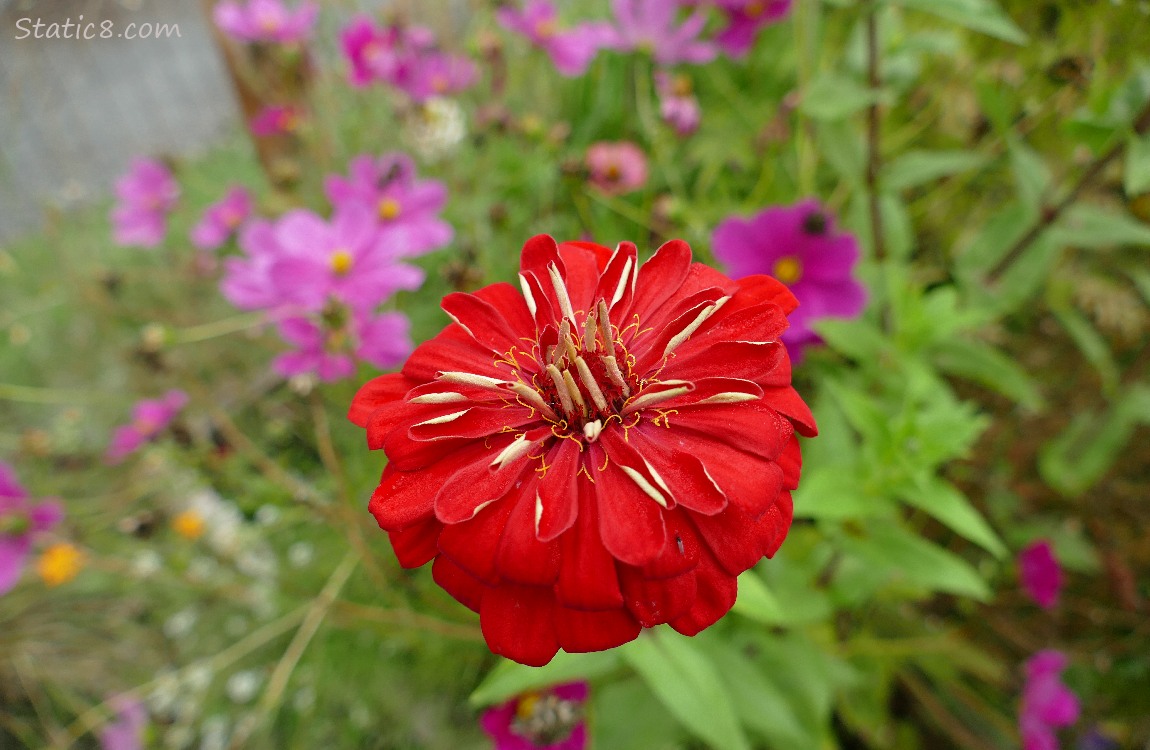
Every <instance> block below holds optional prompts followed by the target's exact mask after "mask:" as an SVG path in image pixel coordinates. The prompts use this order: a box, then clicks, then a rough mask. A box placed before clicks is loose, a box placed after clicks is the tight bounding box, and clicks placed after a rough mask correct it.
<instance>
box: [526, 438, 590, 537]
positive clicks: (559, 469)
mask: <svg viewBox="0 0 1150 750" xmlns="http://www.w3.org/2000/svg"><path fill="white" fill-rule="evenodd" d="M557 442H558V445H556V446H555V447H553V448H552V449H551V452H550V454H549V455H548V456H547V458H546V459H545V460H546V461H547V462H548V463H547V467H548V468H547V473H546V474H544V475H543V478H542V479H540V480H539V488H538V490H537V492H538V493H539V504H540V505H541V506H542V511H541V513H540V516H539V522H538V524H537V529H536V533H537V536H538V537H539V539H540V541H544V542H549V541H551V540H552V539H557V538H558V537H559V535H560V534H562V533H563V532H564V531H567V529H569V528H571V526H572V524H574V523H575V514H576V513H578V512H579V493H578V482H577V475H578V473H579V467H580V465H581V463H582V460H583V454H582V452H581V449H580V447H579V444H578V443H576V442H575V441H574V440H559V441H557Z"/></svg>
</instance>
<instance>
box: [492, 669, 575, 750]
mask: <svg viewBox="0 0 1150 750" xmlns="http://www.w3.org/2000/svg"><path fill="white" fill-rule="evenodd" d="M586 700H587V683H586V682H569V683H567V684H565V685H556V686H555V687H553V688H549V689H547V690H540V691H532V692H529V693H524V694H523V695H519V696H516V697H515V698H512V699H511V700H509V701H507V702H506V703H504V704H503V705H501V706H497V707H495V708H491V709H488V710H487V711H485V712H484V713H483V718H482V719H480V722H479V724H480V726H482V727H483V731H484V732H486V733H487V734H488V736H490V737H491V739H492V740H493V741H494V743H495V750H583V749H584V748H585V747H587V726H586V724H585V723H584V721H583V703H584V702H585V701H586Z"/></svg>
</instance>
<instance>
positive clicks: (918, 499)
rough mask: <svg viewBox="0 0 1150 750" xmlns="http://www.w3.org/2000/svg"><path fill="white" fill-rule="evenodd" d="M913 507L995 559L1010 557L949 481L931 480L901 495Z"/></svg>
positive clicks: (909, 488)
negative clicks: (976, 545) (979, 547)
mask: <svg viewBox="0 0 1150 750" xmlns="http://www.w3.org/2000/svg"><path fill="white" fill-rule="evenodd" d="M898 495H899V497H901V498H902V499H903V500H904V501H906V502H907V504H909V505H913V506H914V507H916V508H918V509H920V510H922V511H924V512H926V513H927V514H928V515H930V516H932V517H933V518H935V519H937V520H939V521H941V522H942V523H943V524H944V525H945V526H947V527H948V528H950V529H951V530H953V531H955V532H957V533H958V534H960V535H962V536H964V537H966V538H967V539H969V540H970V541H972V542H974V543H975V544H978V545H980V546H981V547H982V548H983V549H985V550H987V551H988V552H990V553H991V554H993V555H994V556H995V557H998V558H1002V557H1005V556H1006V545H1004V544H1003V543H1002V540H1001V539H999V538H998V534H996V533H995V532H994V529H992V528H991V527H990V524H989V523H987V521H986V519H985V518H983V516H982V514H981V513H979V512H978V511H977V510H976V509H975V507H974V506H973V505H971V504H970V501H969V500H967V499H966V497H965V496H964V495H963V494H962V493H961V492H959V491H958V489H956V488H955V487H954V486H953V485H951V484H950V483H949V482H945V481H943V480H941V479H938V478H937V477H931V478H929V479H926V480H924V481H920V482H917V483H916V484H915V485H914V486H913V487H907V488H905V489H903V490H902V491H900V492H899V493H898Z"/></svg>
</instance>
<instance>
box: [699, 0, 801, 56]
mask: <svg viewBox="0 0 1150 750" xmlns="http://www.w3.org/2000/svg"><path fill="white" fill-rule="evenodd" d="M715 5H716V6H718V8H719V9H720V10H722V12H723V14H724V15H725V16H726V18H727V25H726V26H725V27H723V29H722V30H720V31H719V33H718V34H716V35H715V43H716V44H718V45H719V47H720V48H721V49H722V50H723V52H725V53H726V54H728V55H729V56H731V57H743V56H744V55H746V54H747V52H749V51H750V49H751V46H752V45H754V43H755V38H756V37H757V36H758V34H759V31H761V30H762V29H763V27H764V26H769V25H770V24H773V23H778V22H779V21H781V20H783V19H784V18H786V16H787V14H788V13H790V12H791V0H715Z"/></svg>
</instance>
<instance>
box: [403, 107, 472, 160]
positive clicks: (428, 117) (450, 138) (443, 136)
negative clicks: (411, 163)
mask: <svg viewBox="0 0 1150 750" xmlns="http://www.w3.org/2000/svg"><path fill="white" fill-rule="evenodd" d="M405 135H406V136H407V140H408V141H409V142H410V143H411V148H412V149H413V150H414V151H415V152H416V153H418V154H419V155H420V156H421V157H422V158H423V159H425V160H427V161H437V160H439V159H442V158H444V157H446V156H450V155H451V154H453V153H455V151H456V149H457V147H458V146H459V144H460V143H461V142H462V141H463V139H464V138H465V137H466V136H467V120H466V119H465V117H464V114H463V108H462V107H460V106H459V105H458V104H456V103H455V102H454V101H452V100H451V99H443V98H440V97H435V98H432V99H428V100H427V101H426V102H424V103H423V105H422V106H420V107H419V108H418V109H416V110H415V113H414V114H413V115H411V116H410V117H409V118H408V119H407V128H406V130H405Z"/></svg>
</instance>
